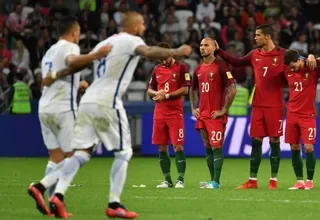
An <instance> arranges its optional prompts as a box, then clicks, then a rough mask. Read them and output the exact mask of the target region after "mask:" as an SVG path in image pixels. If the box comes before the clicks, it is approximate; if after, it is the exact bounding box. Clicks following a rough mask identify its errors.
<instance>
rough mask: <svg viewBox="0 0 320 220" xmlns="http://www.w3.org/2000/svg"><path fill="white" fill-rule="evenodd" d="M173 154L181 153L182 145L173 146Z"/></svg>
mask: <svg viewBox="0 0 320 220" xmlns="http://www.w3.org/2000/svg"><path fill="white" fill-rule="evenodd" d="M173 149H174V152H177V151H183V146H182V145H173Z"/></svg>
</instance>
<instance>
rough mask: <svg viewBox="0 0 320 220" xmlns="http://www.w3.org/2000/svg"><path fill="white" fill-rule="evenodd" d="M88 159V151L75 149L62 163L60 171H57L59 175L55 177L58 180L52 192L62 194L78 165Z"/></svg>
mask: <svg viewBox="0 0 320 220" xmlns="http://www.w3.org/2000/svg"><path fill="white" fill-rule="evenodd" d="M89 160H90V155H89V154H88V153H86V152H84V151H76V152H75V153H74V155H73V156H72V157H71V158H69V160H68V161H67V162H65V164H64V165H63V167H62V169H61V172H60V173H59V174H60V176H58V177H57V179H58V178H59V181H58V183H57V186H56V189H55V192H54V193H60V194H62V195H64V194H65V193H66V191H67V189H68V187H69V185H70V184H71V182H72V180H73V178H74V177H75V175H76V174H77V173H78V171H79V169H80V167H81V166H82V165H84V164H85V163H87V162H88V161H89Z"/></svg>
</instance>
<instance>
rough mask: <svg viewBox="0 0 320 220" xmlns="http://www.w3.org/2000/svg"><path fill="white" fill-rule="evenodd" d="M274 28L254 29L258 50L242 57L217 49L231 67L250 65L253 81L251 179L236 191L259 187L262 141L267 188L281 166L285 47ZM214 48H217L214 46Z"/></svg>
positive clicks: (274, 182) (273, 184)
mask: <svg viewBox="0 0 320 220" xmlns="http://www.w3.org/2000/svg"><path fill="white" fill-rule="evenodd" d="M272 38H273V29H272V27H271V26H270V25H261V26H258V27H257V28H256V33H255V41H256V44H257V46H258V48H257V49H254V50H252V51H251V52H249V53H248V54H247V55H245V56H244V57H234V56H231V55H229V54H227V53H226V52H225V51H223V50H221V49H219V50H218V54H219V56H220V57H221V58H222V59H223V60H225V61H226V62H227V63H230V64H232V65H234V66H245V65H252V67H253V70H254V78H255V83H256V85H255V92H254V96H253V102H252V114H251V127H250V136H251V138H252V150H251V159H250V178H249V180H248V181H247V182H245V183H244V184H242V185H241V186H239V187H238V189H250V188H251V189H256V188H258V182H257V174H258V170H259V166H260V163H261V158H262V140H263V138H264V137H269V138H270V147H271V154H270V165H271V178H270V180H269V187H268V188H269V189H276V188H277V174H278V171H279V165H280V153H281V151H280V137H281V136H282V124H283V116H284V111H283V110H284V100H283V91H282V90H283V89H282V88H283V86H284V83H285V82H286V79H285V76H284V69H285V65H284V63H283V58H284V52H285V49H284V48H280V47H278V46H276V45H275V44H274V42H273V40H272ZM216 47H217V48H219V46H218V45H217V43H216ZM308 59H309V60H308V62H309V61H310V66H314V65H315V64H316V60H315V58H314V57H312V56H310V57H309V58H308Z"/></svg>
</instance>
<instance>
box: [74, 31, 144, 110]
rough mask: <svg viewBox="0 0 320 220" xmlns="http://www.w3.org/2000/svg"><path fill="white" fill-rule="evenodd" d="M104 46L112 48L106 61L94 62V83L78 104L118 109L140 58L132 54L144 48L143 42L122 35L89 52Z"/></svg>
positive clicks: (132, 36) (139, 38)
mask: <svg viewBox="0 0 320 220" xmlns="http://www.w3.org/2000/svg"><path fill="white" fill-rule="evenodd" d="M107 44H110V45H112V46H113V47H112V50H111V52H110V53H109V54H108V55H107V57H104V58H102V59H100V60H96V61H94V74H95V79H94V81H93V82H92V84H91V85H90V86H89V88H88V89H87V90H86V92H85V94H84V95H83V96H82V98H81V102H80V103H96V104H99V105H104V106H106V107H109V108H116V109H121V108H123V103H122V96H123V94H124V93H125V92H126V91H127V89H128V86H129V84H130V83H131V80H132V76H133V74H134V71H135V69H136V67H137V65H138V62H139V58H140V56H137V55H136V54H135V49H136V47H137V46H139V45H145V42H144V41H143V40H142V39H141V37H138V36H134V35H131V34H128V33H124V32H122V33H120V34H115V35H113V36H111V37H109V38H107V39H106V40H104V41H102V42H100V43H99V44H98V45H97V46H96V47H95V48H94V49H93V52H94V51H97V50H98V49H99V48H101V47H102V46H105V45H107Z"/></svg>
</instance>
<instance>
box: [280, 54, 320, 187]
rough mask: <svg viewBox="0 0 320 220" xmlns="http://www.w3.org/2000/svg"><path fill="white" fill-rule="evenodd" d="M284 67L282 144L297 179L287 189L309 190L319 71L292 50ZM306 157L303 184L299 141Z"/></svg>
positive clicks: (311, 176)
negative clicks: (286, 87)
mask: <svg viewBox="0 0 320 220" xmlns="http://www.w3.org/2000/svg"><path fill="white" fill-rule="evenodd" d="M284 64H285V65H286V66H287V68H286V71H285V76H286V78H287V81H288V85H289V101H288V103H287V122H286V130H285V142H286V143H288V144H290V146H291V153H292V167H293V170H294V173H295V175H296V178H297V182H296V184H295V185H294V186H293V187H291V188H289V189H291V190H297V189H312V188H313V175H314V171H315V166H316V158H315V154H314V144H315V141H316V124H317V123H316V107H315V99H316V91H317V83H318V78H319V77H320V68H319V67H318V68H316V69H315V70H311V69H310V68H308V67H307V66H306V64H305V60H304V58H303V57H300V55H299V52H298V51H296V50H287V51H286V52H285V54H284ZM301 140H302V143H303V145H304V151H305V155H306V170H307V180H306V182H304V179H303V163H302V158H301V154H300V141H301Z"/></svg>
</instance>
